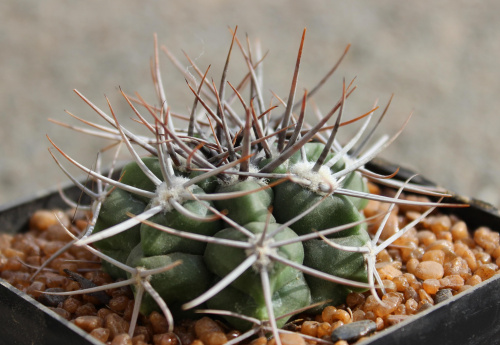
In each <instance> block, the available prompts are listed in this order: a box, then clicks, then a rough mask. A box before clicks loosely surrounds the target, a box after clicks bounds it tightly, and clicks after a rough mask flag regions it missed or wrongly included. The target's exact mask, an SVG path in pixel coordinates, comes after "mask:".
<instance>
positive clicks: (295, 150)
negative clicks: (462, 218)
mask: <svg viewBox="0 0 500 345" xmlns="http://www.w3.org/2000/svg"><path fill="white" fill-rule="evenodd" d="M304 37H305V30H304V34H303V36H302V39H301V42H300V48H299V52H298V55H297V60H296V66H295V70H294V73H293V78H292V84H291V87H290V93H289V95H288V98H287V99H286V100H281V99H280V98H279V97H278V96H276V95H273V96H272V97H271V99H270V102H271V103H270V104H271V106H268V107H266V106H265V104H266V102H265V101H264V86H263V85H262V84H261V80H262V76H261V75H260V73H261V72H260V71H262V68H261V65H262V63H263V58H262V57H260V56H252V54H251V52H250V51H249V50H248V48H247V49H245V48H244V47H243V46H242V45H241V43H240V41H239V40H238V37H237V36H236V30H234V32H233V35H232V40H231V44H230V48H229V53H228V54H227V58H226V63H225V68H224V70H223V73H222V77H221V82H220V86H219V88H217V87H216V86H215V84H214V83H213V82H209V81H208V78H207V74H208V71H209V70H208V69H207V70H206V72H202V71H201V70H200V69H198V67H197V66H196V65H194V67H195V70H196V71H197V72H198V78H197V79H194V78H195V77H194V76H193V75H191V74H185V77H186V80H187V82H188V86H189V88H190V89H191V91H192V93H193V97H194V103H193V105H192V107H191V111H190V113H189V114H186V115H181V114H178V113H174V112H173V111H171V110H170V108H169V106H168V103H167V99H166V96H165V91H164V88H163V85H162V82H161V80H162V79H161V74H160V69H159V52H158V50H159V49H158V47H157V44H156V38H155V57H154V59H153V65H152V74H153V80H154V84H155V89H156V92H157V96H158V104H156V105H152V104H148V103H146V102H145V101H143V100H142V99H141V98H139V99H135V98H132V97H130V96H128V95H126V94H125V93H124V92H122V94H123V97H124V99H125V101H126V102H128V104H129V105H130V107H131V108H132V110H133V111H134V113H135V114H136V115H137V121H138V122H139V124H140V126H145V127H146V128H147V129H148V130H149V131H150V133H151V135H150V136H149V137H146V136H139V135H136V134H134V132H133V131H132V130H129V129H128V128H125V127H124V126H122V125H121V124H120V122H119V120H118V119H117V116H116V115H115V114H114V111H113V109H112V107H111V106H110V107H109V113H110V114H109V115H108V113H107V112H106V111H104V110H101V109H99V108H98V107H97V106H95V105H94V104H93V103H91V102H90V101H89V100H88V99H86V98H85V97H84V96H83V95H81V94H80V93H79V92H77V94H78V95H79V96H80V97H81V98H82V99H83V100H84V101H85V102H86V103H87V104H89V105H90V106H91V107H92V108H93V109H94V110H95V111H96V113H97V114H98V115H99V116H100V117H102V118H104V119H105V120H106V121H107V122H108V123H109V126H108V127H104V126H99V125H96V124H94V123H92V122H89V121H86V120H83V119H80V120H81V121H82V122H83V123H85V124H86V125H89V126H90V127H91V128H90V129H89V128H85V129H83V128H80V127H76V126H72V128H74V129H76V130H79V131H82V132H86V133H90V134H92V135H95V136H99V137H104V138H107V139H109V140H111V141H112V142H113V143H115V144H120V145H116V146H117V147H122V146H124V147H126V148H127V149H128V151H129V153H130V157H131V159H130V163H128V164H127V165H125V166H124V167H123V168H122V170H121V173H120V175H119V178H117V179H113V178H111V177H110V176H111V175H104V174H103V173H102V172H101V171H100V168H98V169H90V168H86V167H84V166H83V165H81V164H79V163H78V162H77V161H76V160H74V159H73V158H71V157H69V156H68V155H67V154H66V153H64V152H63V151H62V150H61V149H60V148H59V147H58V146H56V145H55V143H53V142H52V141H51V142H52V144H53V145H54V147H55V148H56V149H57V150H58V151H59V152H60V153H61V154H62V155H63V156H64V157H65V158H66V159H67V160H68V161H69V162H71V163H72V164H74V165H76V166H78V167H79V168H80V169H82V170H83V171H84V172H86V173H87V174H88V175H89V176H91V178H92V179H93V180H95V181H96V182H97V183H96V186H97V187H96V189H94V190H90V189H88V188H87V187H84V186H83V185H81V184H80V183H79V182H78V181H77V180H76V179H75V178H74V177H73V176H71V175H70V174H69V173H68V172H67V170H66V169H65V168H64V167H63V165H62V164H61V163H60V162H59V160H58V159H57V158H56V155H55V154H53V157H54V159H55V160H56V162H57V164H58V165H59V166H60V167H61V168H62V169H63V171H65V172H66V173H67V174H68V176H69V177H70V178H71V179H72V180H73V181H75V183H76V184H77V185H78V186H80V187H81V189H82V190H83V191H84V192H85V193H86V194H88V195H89V196H90V197H91V198H92V200H93V202H92V204H91V205H90V206H89V208H90V209H91V210H92V212H93V219H92V220H91V222H90V225H89V228H88V229H87V231H86V233H85V234H82V236H81V237H80V238H75V239H74V241H72V242H71V244H72V245H77V246H85V247H87V248H88V249H89V250H91V251H93V252H95V253H96V255H99V256H100V257H101V258H102V264H103V267H104V269H105V270H106V271H107V272H108V273H109V274H111V275H112V276H113V277H115V278H122V280H121V281H120V282H119V283H115V284H118V285H119V284H121V285H124V284H131V285H132V286H133V288H134V292H135V295H136V308H135V309H134V316H133V320H132V321H133V322H131V325H132V326H131V330H130V332H131V333H132V332H133V327H134V320H136V319H137V316H138V313H139V312H142V313H145V314H147V313H150V312H151V311H153V310H156V309H160V310H161V311H162V312H163V313H164V314H165V316H166V317H167V320H168V321H169V324H170V327H173V324H174V321H175V318H176V316H177V315H178V316H177V317H182V316H183V315H188V313H190V312H192V311H196V312H205V313H212V314H219V315H222V316H223V317H224V318H226V319H227V321H228V322H229V323H231V324H232V325H233V326H234V327H236V328H239V329H241V330H244V331H248V332H246V333H244V334H243V336H242V337H250V336H252V335H253V334H256V333H258V332H271V333H272V334H273V336H274V337H275V338H276V339H277V341H278V342H279V337H278V333H279V332H281V330H279V328H280V327H281V326H283V325H284V324H285V322H286V321H287V320H288V319H289V318H290V317H291V316H292V315H294V314H295V313H297V312H299V311H307V310H309V311H314V310H318V308H322V307H324V306H326V305H337V304H340V303H343V301H344V299H345V297H346V295H347V294H348V293H349V292H351V291H365V290H368V289H370V290H371V291H372V293H373V294H374V296H376V298H377V299H378V294H377V291H376V290H377V289H380V288H382V287H381V283H380V278H379V277H378V274H377V271H376V269H375V257H376V255H377V253H378V252H380V251H381V250H383V249H384V248H386V247H387V246H388V245H389V244H390V243H392V241H394V240H396V239H397V238H398V237H400V236H401V235H402V234H404V232H405V231H406V230H408V229H409V228H411V226H413V224H409V225H408V226H406V227H405V228H403V229H400V230H399V231H398V232H397V233H396V234H395V235H394V236H391V238H389V239H387V240H385V241H380V239H379V236H380V232H381V231H382V228H383V225H384V223H385V220H386V219H387V217H388V216H389V214H390V211H391V209H392V207H394V205H395V204H397V203H418V202H416V201H412V202H410V201H404V200H400V199H399V195H400V194H401V192H402V191H403V190H408V191H412V192H417V193H425V194H429V195H434V196H438V197H443V196H444V194H442V193H441V192H440V191H436V190H432V189H429V188H424V187H421V186H415V185H413V184H411V182H410V181H406V182H404V183H403V182H399V181H397V180H394V179H393V178H392V176H380V175H377V174H376V173H374V172H371V171H369V170H368V169H367V168H365V164H366V163H367V162H369V161H370V160H371V159H372V158H373V157H375V156H376V155H377V154H378V153H379V152H380V151H382V150H383V149H384V148H385V147H386V146H388V145H389V144H390V143H391V142H392V141H393V140H394V139H395V138H396V137H397V135H399V132H398V133H396V135H395V136H393V137H388V136H383V137H382V138H381V139H379V140H373V138H372V136H373V133H374V129H375V128H376V126H377V125H378V123H379V122H380V119H381V118H382V117H384V115H385V113H386V111H387V108H388V105H387V107H386V108H385V110H383V111H382V112H381V115H379V120H378V121H376V123H375V124H373V123H372V122H373V121H371V119H372V118H373V117H374V116H376V115H374V114H375V113H376V112H377V110H378V107H375V108H373V109H370V110H369V111H368V112H367V113H366V114H362V115H360V116H357V117H356V116H354V117H353V116H351V115H348V114H346V110H345V108H346V102H347V99H348V97H349V96H350V95H351V93H352V92H353V91H354V90H355V86H354V85H353V83H352V82H351V83H350V84H346V82H345V81H344V82H343V83H342V85H343V92H342V94H341V95H339V97H338V100H337V101H336V102H335V103H334V105H333V107H331V108H330V110H329V111H328V112H327V113H326V115H320V116H319V120H318V121H317V122H316V123H308V122H307V121H306V118H310V117H311V116H308V115H307V113H308V112H310V111H309V110H308V109H307V106H306V105H307V101H308V99H309V98H310V97H311V96H312V95H313V94H314V92H315V91H316V90H317V89H318V88H319V87H320V86H321V85H322V84H323V83H324V82H325V81H326V80H327V79H328V77H330V76H331V75H332V74H333V72H334V71H335V70H336V68H337V66H338V64H339V63H340V61H341V60H342V58H343V57H344V55H345V53H346V52H347V50H348V49H346V51H345V52H344V54H343V55H342V57H341V58H340V60H339V61H338V62H337V64H335V66H334V67H333V68H332V69H331V70H330V71H329V72H328V73H327V76H326V77H325V78H323V80H322V81H321V82H320V83H319V84H318V85H316V86H315V87H313V88H312V90H313V91H311V92H309V93H308V92H307V91H306V92H305V93H304V95H303V97H302V98H301V99H300V100H298V101H296V100H295V94H296V89H297V80H298V72H299V66H300V60H301V56H302V47H303V43H304ZM235 44H236V45H237V46H238V47H239V50H240V52H241V54H242V55H243V57H244V60H245V62H246V66H244V68H245V69H246V71H247V73H246V75H245V76H244V78H243V79H242V80H237V81H231V80H230V76H228V75H227V66H228V65H229V62H230V56H231V54H232V52H233V50H234V49H236V48H235V47H234V45H235ZM164 50H165V52H167V55H168V56H169V57H170V58H171V59H172V60H173V62H174V63H175V64H176V65H177V66H179V65H180V63H179V62H178V61H177V60H176V59H175V58H174V57H173V56H172V55H171V54H170V53H169V52H168V51H167V50H166V49H164ZM191 62H192V61H191ZM181 71H182V69H181ZM234 85H236V86H234ZM245 88H246V89H248V90H249V91H248V90H245V92H246V93H249V94H250V98H249V99H248V100H245V99H244V98H243V96H242V95H243V92H244V89H245ZM389 103H390V102H389ZM315 112H316V113H320V111H319V110H317V109H316V111H315ZM145 113H148V114H149V115H148V116H145V115H143V114H145ZM345 118H349V120H345ZM175 123H177V124H175ZM346 125H350V126H355V125H358V127H359V129H358V131H357V132H356V134H355V135H354V136H353V137H352V139H351V140H350V141H349V142H347V143H346V144H344V145H342V144H341V143H339V142H338V140H337V139H336V136H337V133H338V131H339V130H341V127H343V126H346ZM368 128H370V130H368ZM372 142H374V143H372ZM144 152H146V153H147V154H144ZM99 163H100V164H99V165H98V167H99V166H100V165H101V162H99ZM368 180H372V181H374V182H378V183H383V184H384V185H387V186H392V187H394V188H395V189H396V190H397V192H396V195H395V196H394V197H384V196H379V195H373V194H370V192H369V190H368V186H367V182H368ZM370 199H372V200H379V201H383V202H386V203H388V204H389V205H390V207H389V208H388V211H387V212H386V213H382V214H379V215H376V217H380V218H383V220H382V222H381V224H382V225H381V227H380V231H378V232H377V233H376V234H375V235H374V236H372V237H370V235H369V234H368V232H367V231H366V228H367V222H368V221H369V220H370V219H365V217H364V215H363V208H364V207H365V206H366V204H367V202H368V200H370ZM422 204H424V205H426V206H428V207H429V209H428V211H427V212H425V213H424V214H423V215H422V217H425V216H426V215H427V214H428V213H429V212H431V211H432V209H433V208H434V207H436V206H438V203H430V202H427V203H422ZM439 205H446V204H439ZM419 220H420V219H417V220H416V222H418V221H419ZM56 254H57V253H56ZM105 288H106V287H105ZM382 289H383V288H382ZM82 291H83V292H88V290H82ZM73 293H74V292H73ZM239 340H242V338H239V339H238V340H237V341H239ZM234 342H236V340H235V341H234Z"/></svg>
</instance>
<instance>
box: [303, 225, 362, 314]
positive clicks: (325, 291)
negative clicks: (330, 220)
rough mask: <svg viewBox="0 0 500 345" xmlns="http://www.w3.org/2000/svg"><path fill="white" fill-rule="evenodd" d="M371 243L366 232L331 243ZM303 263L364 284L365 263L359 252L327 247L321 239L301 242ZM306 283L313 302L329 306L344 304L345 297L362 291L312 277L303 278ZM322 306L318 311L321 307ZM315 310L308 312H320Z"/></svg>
mask: <svg viewBox="0 0 500 345" xmlns="http://www.w3.org/2000/svg"><path fill="white" fill-rule="evenodd" d="M369 240H370V238H369V236H368V234H367V232H366V231H360V232H359V233H357V234H355V235H350V236H346V237H340V238H334V239H331V241H333V242H335V243H337V244H340V245H346V246H353V247H356V246H357V247H361V246H363V245H365V244H366V243H367V242H368V241H369ZM304 252H305V257H304V264H305V265H306V266H308V267H311V268H315V269H317V270H319V271H322V272H325V273H328V274H331V275H333V276H336V277H340V278H346V279H350V280H353V281H360V282H367V281H368V276H367V271H366V269H365V260H364V257H363V255H362V254H361V253H349V252H346V251H343V250H339V249H337V248H333V247H331V246H329V245H328V244H327V243H325V242H324V241H322V240H320V239H313V240H309V241H306V242H304ZM306 280H307V283H308V285H309V288H310V289H311V297H312V303H318V302H322V301H326V300H331V302H329V303H328V305H334V306H335V305H338V304H341V303H344V301H345V298H346V297H347V294H348V293H350V292H352V291H357V292H360V291H364V289H359V288H355V287H351V286H346V285H341V284H337V283H333V282H330V281H327V280H324V279H320V278H317V277H313V276H309V275H307V276H306ZM323 307H324V305H323V306H321V308H323ZM319 310H320V308H315V309H314V310H312V311H311V312H316V311H319Z"/></svg>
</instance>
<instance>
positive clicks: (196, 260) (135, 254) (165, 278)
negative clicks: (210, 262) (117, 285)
mask: <svg viewBox="0 0 500 345" xmlns="http://www.w3.org/2000/svg"><path fill="white" fill-rule="evenodd" d="M177 260H181V261H182V264H181V265H179V266H177V267H174V268H173V269H171V270H168V271H165V272H163V273H160V274H157V275H154V276H153V277H151V280H150V283H151V285H152V286H153V288H154V289H155V290H156V292H158V293H159V294H160V295H161V296H162V298H163V300H164V301H165V302H166V303H167V304H169V306H170V307H171V308H172V309H175V310H176V311H177V312H179V311H181V308H180V305H181V304H182V303H184V302H186V301H189V300H190V299H192V298H195V297H197V296H198V295H200V294H201V293H203V292H204V291H205V290H206V289H208V288H209V286H210V284H209V282H210V281H211V279H212V275H211V273H210V271H209V270H208V269H207V267H206V265H205V263H204V261H203V257H202V256H201V255H193V254H187V253H181V252H176V253H170V254H166V255H155V256H149V257H148V256H146V255H145V254H144V252H143V251H142V246H141V245H138V246H136V247H135V248H134V249H133V250H132V252H130V255H129V256H128V258H127V261H126V263H127V265H129V266H131V267H143V268H146V269H151V268H158V267H164V266H167V265H170V264H172V263H174V262H175V261H177ZM158 309H159V308H158V305H157V303H156V302H155V300H154V299H153V298H152V297H151V295H149V294H146V296H145V297H144V298H143V301H142V305H141V312H142V313H144V315H149V314H150V313H151V312H152V311H154V310H158Z"/></svg>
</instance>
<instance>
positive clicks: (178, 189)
mask: <svg viewBox="0 0 500 345" xmlns="http://www.w3.org/2000/svg"><path fill="white" fill-rule="evenodd" d="M187 181H189V179H188V178H187V177H182V176H173V177H172V186H170V187H169V186H168V185H167V184H166V183H165V182H162V184H160V185H159V186H158V187H157V188H156V197H155V198H154V199H153V200H152V201H151V204H152V205H153V206H161V207H162V208H163V211H164V212H169V211H171V210H172V209H173V206H172V205H171V204H170V202H169V200H170V199H174V200H175V201H177V202H178V203H180V204H182V203H183V202H184V201H185V200H186V195H187V193H186V187H184V183H185V182H187ZM192 188H193V185H191V186H189V187H188V188H187V190H189V191H191V190H192Z"/></svg>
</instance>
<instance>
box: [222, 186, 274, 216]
mask: <svg viewBox="0 0 500 345" xmlns="http://www.w3.org/2000/svg"><path fill="white" fill-rule="evenodd" d="M260 188H262V184H260V183H258V182H257V181H255V180H246V181H240V182H236V183H232V184H227V185H226V184H222V185H219V187H218V188H217V189H216V190H215V191H216V192H217V193H228V192H241V191H249V192H251V191H254V190H257V189H260ZM272 204H273V190H272V189H271V188H267V189H263V190H259V191H257V192H252V193H251V194H249V195H246V196H244V197H239V198H234V199H226V200H217V201H215V205H216V206H217V208H218V209H219V210H226V211H227V216H228V217H229V218H231V219H233V220H235V221H236V222H237V223H238V224H241V225H245V224H247V223H250V222H266V221H268V218H269V216H270V215H269V210H268V208H269V207H270V206H271V205H272ZM269 220H270V221H271V222H274V221H275V220H274V217H272V215H271V217H270V219H269Z"/></svg>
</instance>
